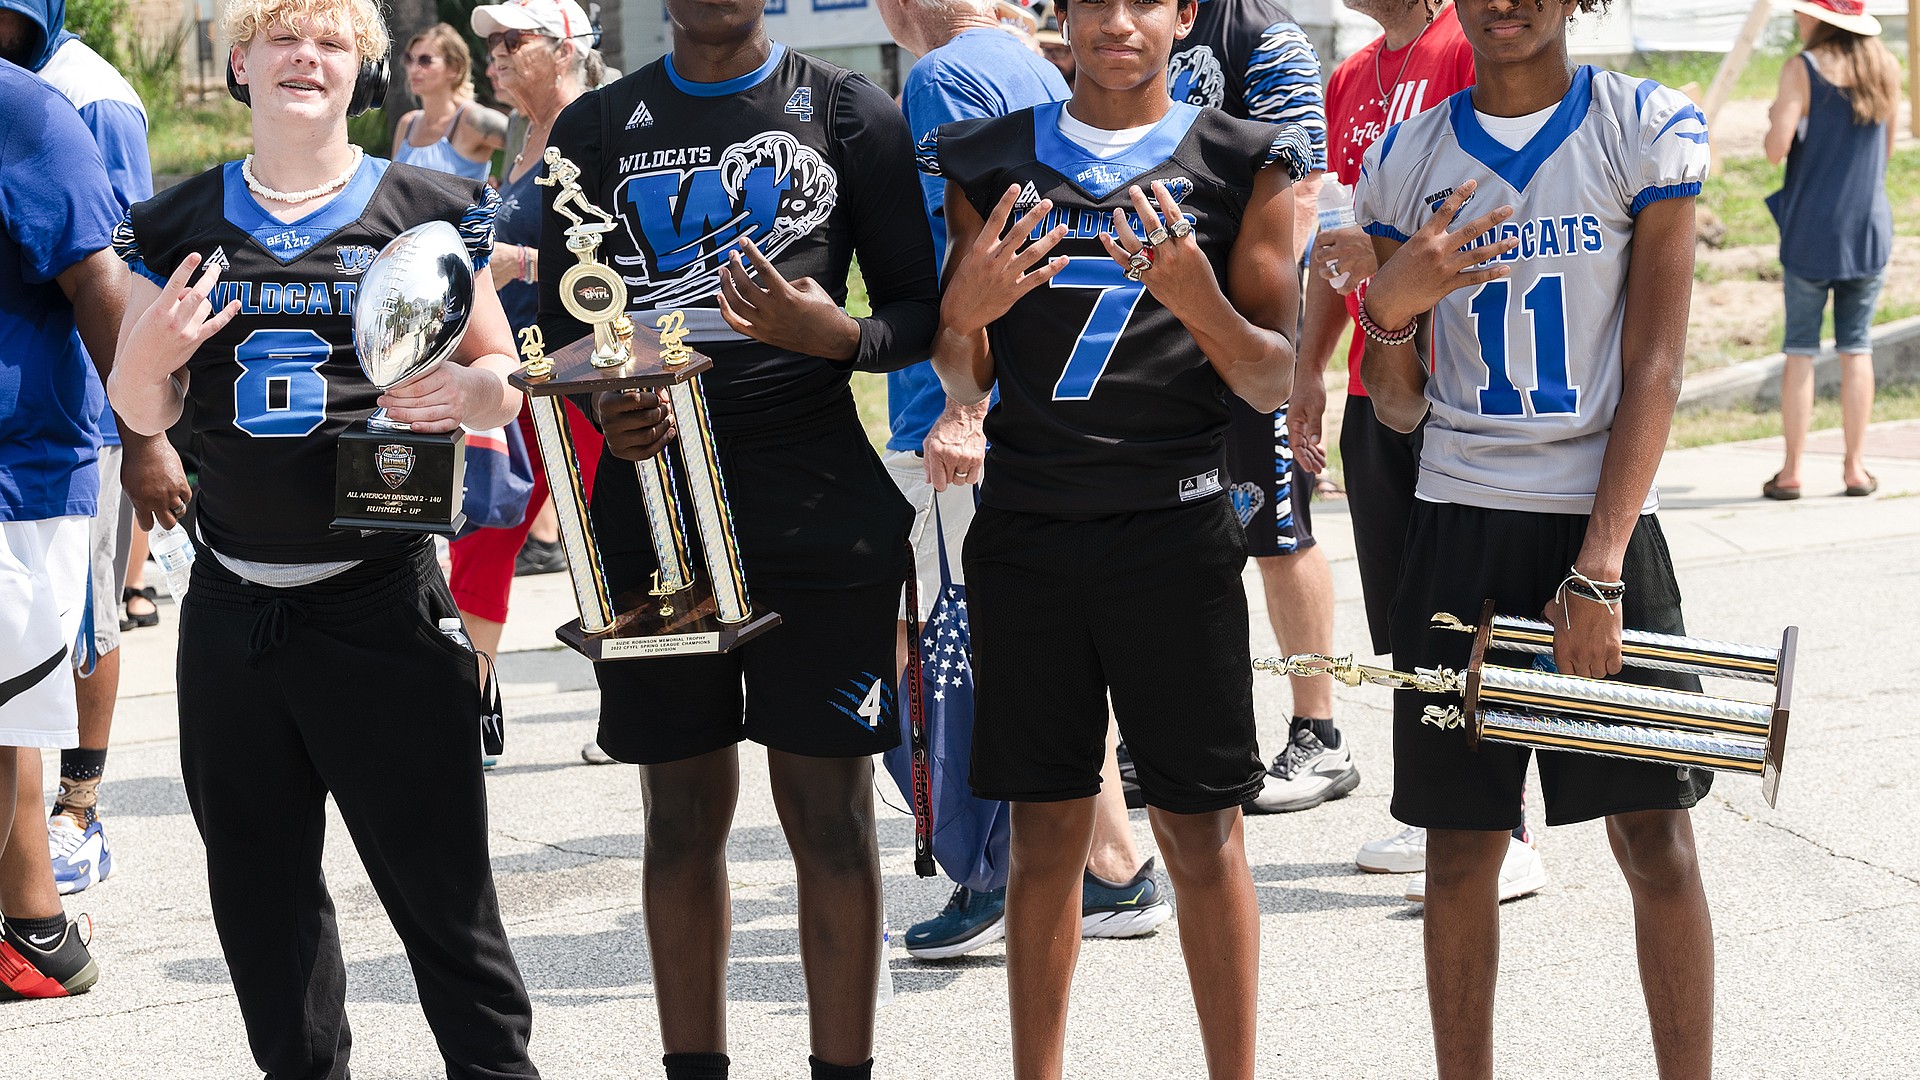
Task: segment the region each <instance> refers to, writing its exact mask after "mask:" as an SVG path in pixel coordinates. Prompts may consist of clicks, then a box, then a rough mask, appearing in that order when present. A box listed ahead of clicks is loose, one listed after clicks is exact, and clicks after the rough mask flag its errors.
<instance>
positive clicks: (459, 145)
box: [393, 23, 507, 180]
mask: <svg viewBox="0 0 1920 1080" xmlns="http://www.w3.org/2000/svg"><path fill="white" fill-rule="evenodd" d="M406 65H407V69H406V70H407V87H408V89H410V90H412V91H413V94H414V96H415V97H417V98H419V99H420V108H418V109H415V110H413V111H412V112H410V113H408V114H406V115H405V116H403V117H401V118H400V123H399V125H398V127H397V128H396V129H395V131H394V135H393V160H395V161H401V162H405V163H406V164H408V165H417V166H419V167H420V168H423V169H438V170H439V171H441V172H445V173H452V174H454V175H455V176H464V177H467V178H468V179H471V180H485V179H486V178H487V173H488V172H489V171H491V169H492V168H493V152H494V151H495V150H498V149H500V148H501V147H503V146H505V145H506V144H507V118H506V117H505V116H502V115H501V114H500V113H498V112H495V111H494V110H492V109H489V108H487V107H486V106H485V105H482V104H480V103H479V102H477V101H475V100H473V56H472V54H471V53H469V52H468V51H467V43H466V42H465V41H464V40H462V39H461V37H460V32H459V31H458V30H455V29H454V28H453V27H451V26H448V25H447V24H446V23H435V24H434V25H432V26H429V27H428V28H426V29H425V30H422V31H420V33H418V34H416V35H414V38H413V40H412V41H409V42H407V50H406ZM423 139H430V140H431V141H429V142H422V141H421V140H423Z"/></svg>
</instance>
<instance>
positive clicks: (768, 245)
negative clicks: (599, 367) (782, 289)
mask: <svg viewBox="0 0 1920 1080" xmlns="http://www.w3.org/2000/svg"><path fill="white" fill-rule="evenodd" d="M551 145H553V146H554V147H557V148H558V149H559V150H560V152H561V153H562V154H563V155H565V156H566V158H567V159H568V160H570V161H572V162H573V163H574V164H575V165H577V166H578V167H579V169H580V172H581V176H580V178H579V183H580V186H581V189H582V192H583V194H584V195H585V196H586V198H587V200H588V201H589V202H591V203H593V204H594V205H596V206H598V207H599V208H600V209H602V210H603V211H605V212H606V213H608V214H611V215H613V217H614V218H615V219H616V220H617V222H618V227H617V228H616V229H615V230H614V231H612V232H609V233H606V234H603V239H602V242H601V247H600V251H599V259H600V261H601V262H604V263H607V264H609V265H611V266H612V267H614V268H615V269H617V270H618V271H619V272H620V275H621V277H622V278H623V279H624V280H625V282H626V285H627V294H628V300H627V311H628V313H629V314H630V315H631V316H632V318H633V322H634V332H635V334H636V335H641V336H644V335H646V334H648V333H649V332H656V331H654V327H655V325H656V320H657V319H658V318H659V317H660V316H661V315H664V314H666V313H668V312H671V311H675V310H682V311H684V312H685V313H686V328H687V329H688V330H689V331H690V333H689V334H688V336H687V339H686V340H687V344H689V345H692V346H694V347H695V348H697V349H699V350H700V351H701V352H703V353H705V354H707V355H708V356H710V357H712V358H713V360H714V367H713V369H712V370H711V371H710V372H709V373H708V374H706V375H705V376H703V382H704V384H705V387H706V393H707V397H708V400H709V403H710V406H711V411H712V416H713V426H714V430H715V431H716V432H717V433H718V434H719V435H721V436H722V437H726V436H729V435H734V434H759V433H764V432H766V431H768V430H770V429H779V428H784V427H791V426H793V425H795V424H800V425H806V424H809V423H818V422H819V420H820V418H821V417H823V416H825V415H827V414H829V413H830V414H832V415H833V416H834V417H835V418H836V420H844V419H845V418H846V417H848V416H851V415H852V404H851V402H852V396H851V392H850V390H849V388H848V379H847V373H848V370H849V369H851V368H860V369H862V370H870V371H885V370H890V369H892V368H897V367H904V366H906V365H907V364H909V363H913V362H915V361H918V360H921V359H924V358H925V357H926V354H927V348H928V345H929V343H930V342H931V341H932V340H933V331H934V326H935V323H936V322H937V319H938V314H939V309H938V305H939V283H938V281H937V278H936V267H935V265H934V255H933V239H932V233H931V232H930V231H929V229H928V227H927V222H926V215H925V213H924V212H923V211H922V209H921V203H920V188H919V185H918V180H917V178H916V177H915V175H914V170H913V139H912V136H911V135H910V134H909V133H908V130H907V123H906V119H905V118H904V117H903V116H902V115H901V114H900V110H899V109H898V108H897V107H895V106H894V104H893V102H892V100H891V99H890V98H888V97H887V95H886V94H885V93H884V92H883V91H881V90H880V89H879V88H878V87H876V86H874V85H873V83H871V82H869V81H868V80H867V79H866V78H865V77H864V76H861V75H858V74H855V73H853V72H849V71H847V70H846V69H844V68H840V67H836V66H834V65H832V64H829V63H827V62H825V61H823V60H818V59H815V58H813V57H810V56H807V55H805V54H803V53H798V52H794V51H792V50H790V49H788V48H786V47H785V46H784V45H780V44H777V43H776V44H775V45H774V46H773V49H772V51H771V53H770V54H769V56H768V58H767V61H766V63H764V64H762V65H761V66H760V67H759V68H758V69H757V70H755V71H752V72H749V73H747V74H745V75H742V76H740V77H738V78H735V79H730V80H727V81H726V82H720V83H698V82H691V81H689V80H687V79H684V78H682V77H681V76H680V75H679V73H678V72H677V71H676V70H675V69H674V66H673V58H672V56H671V55H668V56H665V57H662V58H660V59H659V60H656V61H654V62H653V63H651V64H648V65H646V66H645V67H643V68H641V69H640V70H638V71H635V72H633V73H632V74H630V75H628V76H626V77H625V78H622V79H620V80H619V81H617V82H615V83H613V84H612V85H610V86H606V87H603V88H601V89H600V90H598V91H595V92H593V93H589V94H587V95H585V96H584V97H582V98H580V99H579V100H578V101H576V102H574V103H573V104H572V105H571V106H569V107H568V108H567V110H566V111H565V112H564V113H562V114H561V116H560V119H559V121H558V122H556V123H555V125H554V130H553V138H552V141H551ZM555 195H556V189H555V188H552V187H548V188H545V189H544V196H543V197H544V199H545V208H546V209H545V215H544V217H543V219H542V221H543V232H542V236H541V262H540V264H541V266H542V267H545V268H547V269H548V272H547V273H544V274H543V275H542V281H541V285H542V291H541V301H540V310H541V316H540V322H541V327H542V330H543V333H544V335H545V337H546V340H547V348H548V350H549V351H552V350H553V349H556V348H558V347H560V346H562V345H564V344H566V343H568V342H571V341H575V340H578V339H579V338H580V337H582V336H584V335H585V334H586V333H587V327H585V326H584V325H582V324H581V323H579V322H577V321H575V320H573V319H572V317H571V316H569V315H568V314H567V312H566V311H565V309H564V308H562V307H561V306H560V291H559V278H560V272H559V270H560V269H564V268H565V267H567V266H570V265H573V264H574V263H575V262H576V261H577V260H576V258H575V256H574V255H573V254H572V253H570V252H568V251H567V249H566V236H565V231H566V229H567V227H568V226H569V225H570V224H571V222H569V221H568V220H567V219H566V218H565V217H563V216H561V215H560V214H558V213H555V212H554V211H553V209H552V207H553V203H554V198H555ZM742 237H750V238H752V240H753V242H754V243H755V244H756V245H757V246H758V247H759V248H760V250H761V252H762V253H763V254H765V255H766V256H767V257H768V258H769V259H770V260H772V262H773V264H774V266H775V267H776V268H777V269H778V270H779V271H780V273H781V275H782V276H784V277H785V278H787V280H789V281H793V280H797V279H799V278H803V277H811V278H812V279H813V280H814V281H816V282H818V283H819V284H820V286H821V287H822V288H823V289H825V290H826V291H827V292H829V293H830V294H832V296H833V298H834V300H835V301H836V302H838V303H840V304H842V305H844V304H845V302H846V294H847V284H846V282H847V270H848V267H849V265H850V264H851V263H852V260H853V259H854V257H855V255H856V254H857V255H858V257H859V259H860V267H861V272H862V275H863V277H864V279H865V281H866V284H867V290H868V297H869V299H870V300H871V302H872V306H873V316H874V317H873V318H869V319H862V320H861V341H860V349H859V353H858V354H857V355H856V356H855V357H854V359H853V361H852V362H851V363H848V364H839V363H829V362H828V361H826V360H822V359H820V358H819V357H814V356H805V355H801V354H798V353H793V352H789V351H786V350H784V349H778V348H775V347H773V346H770V345H764V344H761V343H759V342H756V341H753V340H751V339H748V338H746V337H744V336H743V335H741V334H739V333H738V332H736V331H735V330H733V329H732V328H731V327H729V326H728V325H727V324H726V321H725V320H724V319H722V318H721V316H720V305H719V299H718V294H719V288H720V267H721V266H723V265H724V264H725V262H726V260H727V257H728V256H729V255H730V254H731V253H732V252H733V251H735V250H736V249H737V244H736V241H737V240H738V239H740V238H742Z"/></svg>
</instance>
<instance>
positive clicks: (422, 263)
mask: <svg viewBox="0 0 1920 1080" xmlns="http://www.w3.org/2000/svg"><path fill="white" fill-rule="evenodd" d="M473 288H474V285H473V263H472V262H471V261H469V258H468V255H467V245H466V241H465V240H463V239H462V238H461V236H460V230H458V229H456V228H454V227H453V225H452V224H450V223H448V222H445V221H430V222H428V223H427V224H425V225H416V226H414V227H413V228H411V229H408V230H407V231H406V232H403V233H401V234H400V235H399V236H396V237H394V238H393V239H392V240H391V241H389V242H388V244H387V246H386V247H384V248H382V249H381V250H380V254H379V255H377V256H375V257H374V260H373V262H372V263H371V264H370V265H368V267H367V270H366V273H365V274H363V275H362V276H361V278H360V289H359V295H358V299H357V302H356V305H355V308H354V313H353V350H354V353H355V355H357V356H358V357H359V360H360V369H361V370H362V371H364V372H366V376H367V381H368V382H371V383H372V384H373V385H374V386H375V387H377V388H379V389H380V390H381V392H383V393H384V392H385V391H388V390H392V389H393V388H395V387H397V386H405V385H406V384H407V383H410V382H413V381H414V380H416V379H418V378H420V377H422V376H424V375H426V374H427V373H428V372H430V371H432V370H433V369H434V368H435V367H437V366H438V365H439V364H441V363H442V362H443V361H445V360H446V359H447V358H448V357H450V356H452V355H453V352H454V350H455V349H457V348H459V347H460V340H461V338H463V337H465V336H466V333H467V324H468V322H469V321H470V320H471V318H472V316H473ZM336 461H337V464H336V467H335V474H334V475H335V480H336V487H335V493H334V519H333V527H334V528H336V529H394V530H400V531H403V532H432V533H443V534H448V535H451V534H452V533H454V532H456V531H458V530H459V528H460V526H462V525H463V524H465V523H466V517H465V515H463V514H462V513H461V512H460V499H461V494H462V491H463V487H464V484H465V480H466V464H467V461H466V438H465V433H464V432H462V431H461V430H460V429H459V428H455V429H453V430H452V431H447V432H438V433H431V434H430V433H427V432H417V431H414V430H413V429H412V428H411V427H410V426H409V425H407V424H404V423H399V422H396V421H393V420H390V419H388V418H387V416H386V410H385V409H375V410H374V412H373V415H372V416H369V417H368V418H367V419H366V420H364V421H362V422H361V423H359V424H356V425H354V426H353V427H350V428H348V429H347V430H346V431H345V432H342V433H341V435H340V448H339V454H338V458H337V459H336Z"/></svg>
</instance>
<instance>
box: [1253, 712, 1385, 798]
mask: <svg viewBox="0 0 1920 1080" xmlns="http://www.w3.org/2000/svg"><path fill="white" fill-rule="evenodd" d="M1333 737H1334V744H1333V745H1332V746H1328V745H1327V744H1325V743H1323V742H1321V741H1320V737H1319V736H1317V735H1315V734H1314V733H1313V728H1312V727H1311V726H1309V725H1307V724H1305V723H1298V724H1295V726H1294V729H1293V737H1292V738H1290V739H1288V740H1287V748H1286V749H1285V750H1282V751H1280V753H1279V755H1278V756H1276V757H1275V758H1274V759H1273V764H1272V765H1271V766H1270V767H1269V768H1268V769H1267V778H1266V782H1265V783H1264V784H1262V785H1261V788H1260V794H1258V795H1255V796H1254V797H1253V798H1252V799H1249V800H1248V801H1247V803H1246V805H1245V809H1246V812H1247V813H1249V814H1290V813H1293V812H1294V811H1296V810H1311V809H1313V808H1314V807H1316V806H1319V805H1320V804H1321V803H1323V802H1326V801H1327V800H1328V799H1338V798H1340V797H1342V796H1344V795H1346V794H1347V792H1349V791H1352V790H1353V789H1354V788H1356V787H1359V786H1360V769H1359V767H1358V766H1356V765H1355V764H1354V763H1353V751H1352V750H1351V749H1350V748H1348V746H1347V741H1346V739H1345V738H1343V737H1342V736H1341V735H1340V733H1339V732H1338V731H1335V732H1334V736H1333Z"/></svg>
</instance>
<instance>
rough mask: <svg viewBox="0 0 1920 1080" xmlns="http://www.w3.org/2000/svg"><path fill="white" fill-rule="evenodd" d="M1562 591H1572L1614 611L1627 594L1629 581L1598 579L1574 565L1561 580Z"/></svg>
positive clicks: (1609, 611)
mask: <svg viewBox="0 0 1920 1080" xmlns="http://www.w3.org/2000/svg"><path fill="white" fill-rule="evenodd" d="M1558 591H1559V592H1561V593H1572V594H1573V595H1575V596H1578V597H1580V598H1581V599H1583V600H1591V601H1593V602H1594V603H1596V604H1603V605H1605V606H1606V609H1607V613H1608V614H1612V613H1613V606H1614V605H1615V604H1618V603H1619V602H1620V601H1621V600H1622V599H1623V598H1624V597H1625V596H1626V595H1627V583H1626V582H1624V581H1596V580H1594V579H1593V578H1590V577H1588V576H1587V575H1585V574H1583V573H1581V572H1580V571H1579V570H1578V569H1576V568H1574V567H1568V568H1567V576H1566V578H1565V579H1564V580H1562V581H1561V582H1560V588H1559V590H1558Z"/></svg>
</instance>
